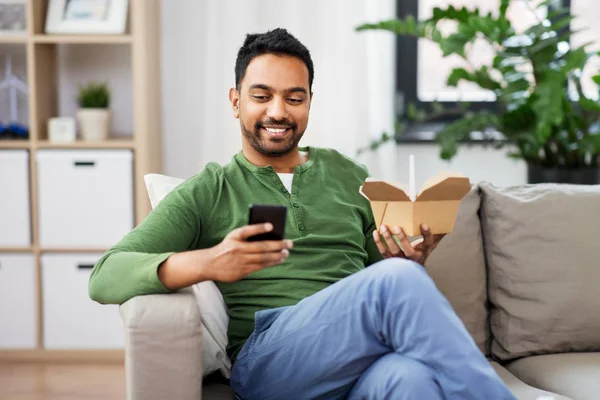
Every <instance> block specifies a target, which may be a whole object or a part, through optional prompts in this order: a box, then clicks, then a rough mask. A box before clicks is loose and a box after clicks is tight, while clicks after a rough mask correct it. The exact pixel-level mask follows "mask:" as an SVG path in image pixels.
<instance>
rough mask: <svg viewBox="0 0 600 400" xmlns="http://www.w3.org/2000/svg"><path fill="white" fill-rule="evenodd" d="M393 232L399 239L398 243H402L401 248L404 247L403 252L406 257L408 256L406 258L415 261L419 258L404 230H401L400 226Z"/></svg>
mask: <svg viewBox="0 0 600 400" xmlns="http://www.w3.org/2000/svg"><path fill="white" fill-rule="evenodd" d="M393 232H394V235H395V236H396V238H397V239H398V241H399V242H400V246H401V247H402V250H403V251H404V255H405V256H406V258H410V259H411V260H414V258H415V257H416V256H417V254H416V250H415V248H414V247H413V246H412V245H411V244H410V242H409V241H408V238H407V237H406V235H405V234H404V230H402V228H400V227H399V226H395V227H394V228H393Z"/></svg>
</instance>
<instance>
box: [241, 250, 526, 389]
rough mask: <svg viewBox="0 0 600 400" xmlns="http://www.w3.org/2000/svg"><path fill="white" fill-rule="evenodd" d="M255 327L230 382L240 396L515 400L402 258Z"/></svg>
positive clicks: (265, 316)
mask: <svg viewBox="0 0 600 400" xmlns="http://www.w3.org/2000/svg"><path fill="white" fill-rule="evenodd" d="M255 323H256V325H255V329H254V331H253V333H252V334H251V335H250V337H249V338H248V341H247V342H246V344H245V345H244V347H243V348H242V350H241V351H240V353H239V356H238V358H237V361H236V363H235V365H234V367H233V371H232V377H231V381H230V383H231V387H232V388H233V390H234V391H235V392H236V394H237V396H238V397H239V398H241V399H245V400H253V399H260V400H269V399H279V400H281V399H286V400H294V399H298V400H309V399H345V398H347V399H351V400H353V399H394V400H396V399H397V400H402V399H420V400H423V399H427V400H436V399H473V400H481V399H494V400H505V399H506V400H508V399H511V400H514V399H515V397H514V396H513V395H512V394H511V393H510V391H509V390H508V388H507V387H506V386H505V385H504V383H503V382H502V380H501V379H500V378H499V377H498V375H497V374H496V373H495V371H494V370H493V368H492V367H491V366H490V364H489V362H488V361H487V360H486V359H485V357H484V356H483V354H482V353H481V352H480V351H479V349H478V348H477V346H476V345H475V343H474V341H473V339H472V338H471V336H470V335H469V333H468V332H467V330H466V329H465V327H464V325H463V323H462V322H461V321H460V319H459V318H458V317H457V316H456V314H455V313H454V311H453V309H452V308H451V306H450V304H449V303H448V301H447V300H446V299H445V298H444V296H443V295H442V294H441V293H440V292H439V291H438V290H437V288H436V286H435V284H434V282H433V281H432V280H431V278H430V277H429V276H428V275H427V273H426V272H425V270H424V268H423V267H421V266H420V265H418V264H416V263H413V262H411V261H406V260H402V259H389V260H385V261H382V262H379V263H377V264H374V265H372V266H370V267H368V268H366V269H364V270H363V271H360V272H358V273H356V274H354V275H352V276H349V277H347V278H345V279H343V280H341V281H339V282H337V283H335V284H333V285H331V286H329V287H327V288H326V289H323V290H321V291H319V292H317V293H315V294H314V295H312V296H310V297H307V298H306V299H304V300H302V301H300V302H299V303H298V304H296V305H295V306H291V307H281V308H276V309H271V310H264V311H260V312H258V313H256V316H255Z"/></svg>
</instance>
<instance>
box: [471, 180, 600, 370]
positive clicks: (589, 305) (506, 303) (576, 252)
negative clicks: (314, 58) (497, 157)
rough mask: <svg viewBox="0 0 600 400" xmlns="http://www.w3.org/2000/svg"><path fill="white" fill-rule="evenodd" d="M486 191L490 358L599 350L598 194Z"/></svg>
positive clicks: (578, 189) (591, 189)
mask: <svg viewBox="0 0 600 400" xmlns="http://www.w3.org/2000/svg"><path fill="white" fill-rule="evenodd" d="M481 190H482V216H481V217H482V226H483V238H484V243H485V251H486V257H487V263H488V278H489V292H488V295H489V299H490V302H491V331H492V354H493V355H494V356H495V357H497V358H498V359H500V360H511V359H515V358H518V357H523V356H529V355H533V354H545V353H560V352H571V351H588V350H594V351H597V350H600V317H599V312H600V256H599V251H598V249H599V248H600V246H599V244H598V243H599V240H600V228H599V225H600V186H575V185H554V184H542V185H524V186H519V187H509V188H495V187H493V186H492V185H489V184H482V185H481Z"/></svg>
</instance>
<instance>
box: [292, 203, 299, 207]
mask: <svg viewBox="0 0 600 400" xmlns="http://www.w3.org/2000/svg"><path fill="white" fill-rule="evenodd" d="M292 205H293V206H294V207H296V208H300V204H298V203H294V204H292Z"/></svg>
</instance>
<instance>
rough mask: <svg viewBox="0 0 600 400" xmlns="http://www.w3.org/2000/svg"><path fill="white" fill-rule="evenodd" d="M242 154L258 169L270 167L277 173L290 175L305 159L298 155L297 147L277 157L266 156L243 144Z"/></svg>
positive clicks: (247, 144)
mask: <svg viewBox="0 0 600 400" xmlns="http://www.w3.org/2000/svg"><path fill="white" fill-rule="evenodd" d="M242 153H243V154H244V157H246V159H247V160H248V161H250V162H251V163H252V164H254V165H256V166H258V167H266V166H267V165H270V166H271V167H273V169H274V170H275V172H277V173H291V172H294V168H296V167H297V166H299V165H302V164H304V163H305V162H306V160H307V157H306V156H303V155H302V154H300V151H299V150H298V146H296V147H295V148H294V149H293V150H292V151H290V152H289V153H287V154H284V155H282V156H279V157H274V156H266V155H264V154H262V153H260V152H258V151H256V150H255V149H254V148H253V147H252V146H251V145H250V144H249V143H243V145H242Z"/></svg>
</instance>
